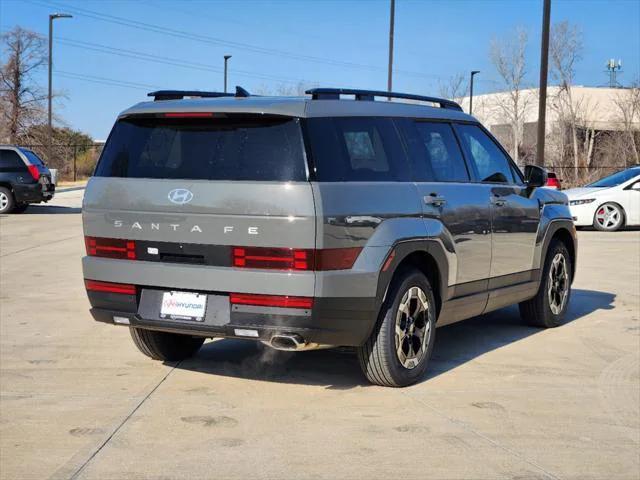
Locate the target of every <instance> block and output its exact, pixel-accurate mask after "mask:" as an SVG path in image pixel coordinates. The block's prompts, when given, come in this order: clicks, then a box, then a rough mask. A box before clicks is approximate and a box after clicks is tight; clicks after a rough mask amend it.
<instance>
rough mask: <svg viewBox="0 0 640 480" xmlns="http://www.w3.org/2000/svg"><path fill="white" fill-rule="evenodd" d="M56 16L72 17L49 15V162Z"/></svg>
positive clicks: (58, 15) (67, 15)
mask: <svg viewBox="0 0 640 480" xmlns="http://www.w3.org/2000/svg"><path fill="white" fill-rule="evenodd" d="M56 18H72V16H71V15H69V14H67V13H52V14H50V15H49V92H48V95H47V103H48V112H47V134H48V145H47V162H51V159H52V154H53V125H52V123H51V118H52V101H51V99H52V97H53V85H52V84H53V21H54V20H55V19H56Z"/></svg>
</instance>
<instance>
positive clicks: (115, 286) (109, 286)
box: [84, 279, 136, 295]
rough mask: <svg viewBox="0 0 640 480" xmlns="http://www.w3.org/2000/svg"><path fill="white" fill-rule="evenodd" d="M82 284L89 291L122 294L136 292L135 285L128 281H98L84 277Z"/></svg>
mask: <svg viewBox="0 0 640 480" xmlns="http://www.w3.org/2000/svg"><path fill="white" fill-rule="evenodd" d="M84 285H85V287H86V289H87V290H89V291H91V292H107V293H121V294H123V295H135V294H136V286H135V285H131V284H129V283H112V282H100V281H98V280H86V279H85V281H84Z"/></svg>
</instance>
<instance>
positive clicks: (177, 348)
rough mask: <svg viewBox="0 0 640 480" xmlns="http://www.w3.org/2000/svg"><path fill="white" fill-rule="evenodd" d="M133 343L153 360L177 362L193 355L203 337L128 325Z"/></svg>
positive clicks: (201, 342) (202, 341)
mask: <svg viewBox="0 0 640 480" xmlns="http://www.w3.org/2000/svg"><path fill="white" fill-rule="evenodd" d="M129 331H130V332H131V338H132V339H133V343H134V344H135V345H136V347H138V350H140V351H141V352H142V353H143V354H145V355H146V356H147V357H149V358H152V359H154V360H166V361H171V362H177V361H180V360H185V359H187V358H189V357H192V356H193V355H195V353H196V352H197V351H198V350H199V349H200V347H201V346H202V344H203V343H204V338H201V337H192V336H190V335H180V334H178V333H167V332H156V331H153V330H145V329H143V328H135V327H129Z"/></svg>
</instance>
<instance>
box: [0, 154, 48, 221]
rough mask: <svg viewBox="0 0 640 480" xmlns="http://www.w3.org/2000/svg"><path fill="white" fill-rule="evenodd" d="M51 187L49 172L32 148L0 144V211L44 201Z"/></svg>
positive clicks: (21, 207)
mask: <svg viewBox="0 0 640 480" xmlns="http://www.w3.org/2000/svg"><path fill="white" fill-rule="evenodd" d="M55 188H56V187H55V185H54V184H53V182H52V180H51V172H50V171H49V169H48V168H47V167H46V165H45V164H44V162H43V161H42V160H40V158H39V157H38V156H37V155H36V154H35V153H34V152H32V151H31V150H29V149H26V148H21V147H16V146H12V145H0V213H12V212H13V213H20V212H24V211H25V210H26V208H27V206H28V205H29V204H30V203H40V202H48V201H49V200H51V199H52V198H53V194H54V192H55Z"/></svg>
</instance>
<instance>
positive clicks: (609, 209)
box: [596, 204, 622, 230]
mask: <svg viewBox="0 0 640 480" xmlns="http://www.w3.org/2000/svg"><path fill="white" fill-rule="evenodd" d="M621 221H622V212H620V209H619V208H618V207H616V206H615V205H611V204H606V205H602V206H601V207H600V208H598V210H597V211H596V222H598V225H599V226H600V227H602V228H603V229H604V230H615V229H616V228H618V227H619V226H620V222H621Z"/></svg>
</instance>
